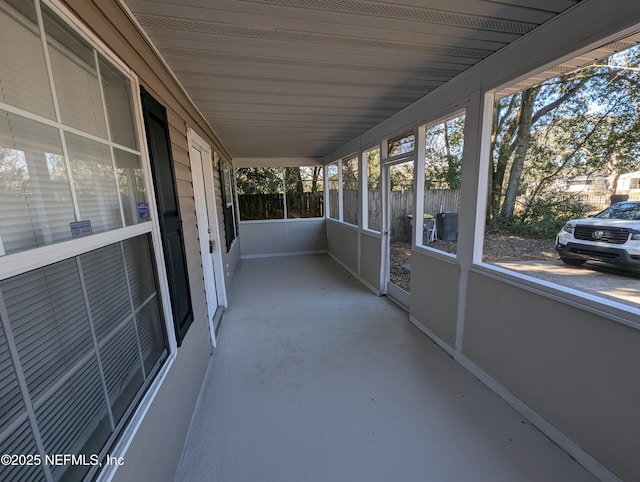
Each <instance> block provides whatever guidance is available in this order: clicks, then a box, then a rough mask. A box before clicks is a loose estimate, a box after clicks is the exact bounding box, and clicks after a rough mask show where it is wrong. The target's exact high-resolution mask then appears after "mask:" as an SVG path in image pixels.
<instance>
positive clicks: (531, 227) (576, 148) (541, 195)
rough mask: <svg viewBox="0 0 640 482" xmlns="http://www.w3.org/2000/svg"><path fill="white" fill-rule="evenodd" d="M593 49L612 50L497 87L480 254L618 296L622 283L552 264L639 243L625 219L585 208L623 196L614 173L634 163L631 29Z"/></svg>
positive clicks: (637, 165) (638, 73)
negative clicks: (602, 284) (600, 216)
mask: <svg viewBox="0 0 640 482" xmlns="http://www.w3.org/2000/svg"><path fill="white" fill-rule="evenodd" d="M625 47H626V49H625ZM597 51H600V52H603V51H605V52H606V51H609V52H617V53H615V54H612V55H610V56H609V57H607V58H604V59H599V60H596V61H590V62H589V63H588V64H587V65H582V66H581V67H578V68H576V69H575V70H573V71H570V72H566V73H564V74H563V75H561V76H558V75H557V71H554V70H553V69H550V70H548V71H547V72H543V73H541V74H540V75H537V76H536V78H537V79H538V80H533V79H532V80H530V81H525V82H523V84H524V88H522V87H521V90H519V91H516V92H515V93H513V90H514V89H510V90H509V91H508V92H506V91H505V92H504V93H502V92H498V93H497V95H496V99H495V103H494V120H493V135H492V146H491V150H490V159H489V161H490V162H489V166H490V172H489V173H488V174H489V176H490V189H491V191H490V193H489V199H488V201H489V202H488V210H487V227H486V234H485V237H484V253H483V260H484V261H485V262H489V263H495V264H498V265H500V266H502V267H504V268H508V269H511V270H515V271H518V272H521V273H524V274H526V275H529V276H532V277H540V278H544V279H545V280H547V281H551V282H554V283H558V284H562V285H568V286H570V287H573V288H577V289H580V290H582V291H586V292H590V293H592V294H602V295H604V296H605V297H611V296H613V297H615V298H616V299H618V300H619V301H621V302H622V303H625V302H628V300H629V299H630V298H629V296H628V295H629V293H628V290H626V289H622V288H621V289H613V288H609V289H608V290H607V291H606V292H599V291H597V290H596V288H595V286H593V287H592V286H585V285H577V284H575V280H574V279H575V278H574V276H570V275H567V274H566V272H564V274H563V271H562V270H563V269H565V268H562V265H557V262H558V261H559V260H562V261H564V262H565V263H566V264H569V265H576V264H584V263H585V262H586V263H587V264H586V265H585V266H584V267H583V268H581V269H589V267H590V266H595V265H592V264H591V261H592V260H595V259H598V260H599V261H603V260H605V261H606V260H614V261H615V262H617V263H618V264H623V263H624V260H625V259H627V260H633V259H634V256H636V255H637V254H638V253H640V248H639V247H638V243H640V241H637V240H635V239H634V237H633V235H632V234H631V233H632V232H633V229H634V228H633V227H632V226H629V225H627V224H625V222H626V221H622V220H615V226H617V227H616V229H612V226H613V225H614V223H611V222H605V221H607V220H601V221H602V222H600V221H597V220H594V219H591V218H588V217H587V216H588V215H592V214H596V213H598V212H599V211H601V210H603V209H604V208H605V207H607V206H608V205H609V204H610V203H612V202H616V201H617V200H620V201H622V200H625V199H627V198H628V199H630V200H632V199H633V198H632V196H633V194H634V193H630V192H629V190H628V189H629V188H628V186H626V183H624V182H621V181H622V180H623V179H624V178H625V176H626V175H631V174H633V173H635V172H638V170H639V169H640V161H638V159H639V154H640V142H639V141H638V132H640V110H639V109H638V104H639V100H640V92H639V91H638V88H637V86H638V85H639V83H640V70H639V68H638V67H640V47H638V46H637V44H636V42H635V41H634V40H633V39H631V38H630V39H621V40H618V41H617V42H615V44H613V45H609V46H604V47H602V48H601V49H598V50H597ZM585 58H586V59H588V58H589V55H587V56H585ZM576 63H577V59H576ZM540 78H543V79H544V78H546V79H547V80H544V81H543V82H541V83H540V81H539V79H540ZM521 86H522V84H521ZM569 221H571V222H569ZM629 230H631V231H629ZM612 233H613V234H612ZM618 234H619V235H621V237H622V238H623V239H621V238H619V237H616V235H618ZM556 240H557V241H558V243H559V244H558V245H556ZM607 240H609V241H607ZM612 240H615V242H614V241H612ZM574 272H575V271H573V272H572V273H574ZM625 292H626V293H625Z"/></svg>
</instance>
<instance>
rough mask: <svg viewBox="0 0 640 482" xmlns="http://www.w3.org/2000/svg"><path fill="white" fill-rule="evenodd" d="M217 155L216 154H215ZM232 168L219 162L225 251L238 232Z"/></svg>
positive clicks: (229, 247) (228, 248)
mask: <svg viewBox="0 0 640 482" xmlns="http://www.w3.org/2000/svg"><path fill="white" fill-rule="evenodd" d="M216 156H217V154H216ZM232 172H233V170H232V169H231V167H230V166H229V165H227V163H226V162H225V161H221V162H220V185H221V188H222V203H223V207H222V213H223V214H224V233H225V240H226V244H227V252H229V250H230V249H231V245H232V244H233V241H234V239H236V234H237V233H238V219H237V217H236V209H235V203H234V200H235V196H234V193H233V191H234V180H233V177H232Z"/></svg>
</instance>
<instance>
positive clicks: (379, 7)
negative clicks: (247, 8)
mask: <svg viewBox="0 0 640 482" xmlns="http://www.w3.org/2000/svg"><path fill="white" fill-rule="evenodd" d="M254 3H258V2H254ZM259 3H270V4H272V5H281V6H287V7H296V8H311V9H316V10H327V11H333V12H345V13H354V14H358V15H370V16H375V17H385V18H397V19H403V20H413V21H420V22H426V23H434V24H440V25H451V26H455V27H463V28H473V29H478V30H489V31H494V32H501V33H511V34H519V35H524V34H525V33H527V32H530V31H531V30H533V29H534V28H536V27H537V25H536V24H532V23H525V22H514V21H511V20H503V19H499V18H488V17H480V16H472V15H463V14H459V13H451V12H443V11H440V10H432V9H428V8H411V7H403V6H398V5H389V4H382V3H374V2H358V1H354V0H263V1H261V2H259Z"/></svg>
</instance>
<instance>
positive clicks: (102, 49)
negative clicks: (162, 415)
mask: <svg viewBox="0 0 640 482" xmlns="http://www.w3.org/2000/svg"><path fill="white" fill-rule="evenodd" d="M34 5H35V8H36V10H37V16H38V28H39V33H40V36H41V40H42V43H43V49H44V52H45V63H46V71H47V75H48V78H49V82H50V83H51V79H52V68H51V62H50V59H49V53H48V50H47V49H48V46H47V39H46V37H45V36H43V35H42V34H43V32H44V26H43V20H42V8H41V5H45V6H46V7H47V8H49V9H50V10H51V12H52V13H53V14H54V15H56V16H57V17H58V19H59V20H60V21H61V22H62V23H64V25H66V26H67V27H68V28H69V29H71V30H72V31H73V32H74V33H75V34H77V35H78V36H79V37H81V38H82V39H83V40H84V41H86V42H87V43H88V44H89V45H90V47H91V48H92V49H93V50H94V56H95V57H96V58H97V56H98V55H101V56H102V57H103V58H104V60H106V61H107V62H109V63H110V64H111V66H112V67H113V68H114V69H116V70H117V71H118V72H119V73H121V74H122V75H123V76H124V77H125V78H126V79H127V81H128V82H129V89H128V90H130V94H131V97H130V99H131V107H132V109H131V113H130V114H131V116H132V119H131V121H132V124H133V126H134V127H135V129H136V130H137V132H136V134H135V135H136V140H137V142H138V146H139V147H138V150H135V149H131V148H130V147H127V146H124V145H120V144H117V143H115V142H114V141H113V140H111V139H103V138H99V137H96V136H93V135H91V134H88V133H85V132H82V131H80V130H78V129H75V128H73V127H70V126H67V125H65V124H64V123H62V122H59V119H60V116H59V111H58V112H56V119H55V120H52V119H48V118H46V117H44V116H41V115H38V114H32V113H30V112H26V111H24V110H22V109H19V108H16V107H13V106H11V105H8V104H2V105H1V106H0V107H2V108H3V109H5V110H7V111H8V112H11V113H14V114H17V115H20V116H23V117H25V118H27V119H30V120H35V121H37V122H40V123H42V124H45V125H48V126H52V127H54V128H56V129H57V130H58V131H60V132H61V133H64V132H69V133H72V134H77V135H80V136H81V137H82V138H85V139H89V140H95V141H98V142H100V143H101V144H104V145H107V146H108V147H109V148H110V149H111V150H113V149H114V148H118V149H121V150H123V151H125V152H129V153H131V154H135V155H137V156H139V157H140V163H141V169H142V171H143V173H144V176H145V180H144V185H145V189H146V193H147V199H148V210H149V213H150V219H148V220H146V221H142V222H140V223H137V224H132V225H129V226H127V225H126V223H125V222H124V219H123V226H122V227H119V228H115V229H112V230H108V231H104V232H99V233H95V234H91V235H89V236H85V237H80V238H75V239H69V240H65V241H61V242H59V243H55V244H49V245H44V246H39V247H35V248H32V249H28V250H24V251H19V252H15V253H11V254H6V255H3V256H0V280H5V279H8V278H10V277H14V276H17V275H20V274H24V273H27V272H29V271H33V270H36V269H39V268H43V267H45V266H48V265H51V264H54V263H57V262H59V261H63V260H68V259H74V258H77V257H79V256H81V255H84V254H86V253H89V252H91V251H94V250H97V249H100V248H104V247H107V246H110V245H114V244H117V243H121V242H125V241H127V240H129V239H133V238H136V237H138V236H142V235H146V236H149V239H150V246H151V248H152V249H153V254H152V255H151V262H152V265H153V268H152V269H153V276H154V278H155V279H156V282H157V294H158V296H160V300H159V309H160V310H161V314H162V318H163V321H162V325H161V328H162V330H163V331H164V333H165V334H166V339H165V349H166V351H167V356H166V358H165V359H164V360H160V361H159V362H158V364H157V366H156V369H155V370H154V372H155V375H154V376H153V378H152V379H151V380H150V381H149V384H148V385H147V386H146V389H145V390H144V392H143V393H141V394H140V395H139V396H138V397H137V398H136V399H134V403H133V404H129V406H128V407H127V413H128V414H130V415H129V416H128V419H127V420H124V421H123V423H122V425H119V429H118V430H117V432H113V433H112V435H111V436H110V438H109V440H108V442H107V444H106V445H105V446H103V447H101V448H100V450H104V449H105V448H108V449H109V453H110V454H111V455H112V456H115V457H122V456H123V455H124V454H125V452H126V450H127V447H128V446H129V444H130V443H131V441H132V440H133V438H134V436H135V433H136V431H137V427H138V426H139V425H140V423H141V422H142V420H143V418H144V417H145V415H146V413H147V412H148V411H149V409H150V407H151V404H152V402H153V399H154V398H155V396H156V394H157V393H158V390H159V388H160V386H161V385H162V383H163V381H164V379H165V377H166V375H167V374H168V372H169V371H170V369H171V367H172V365H173V363H174V361H175V359H176V356H177V342H176V337H175V331H174V326H173V318H172V312H171V306H170V303H169V288H168V283H167V279H166V268H165V263H164V256H163V248H162V242H161V234H160V227H159V222H158V211H157V207H156V202H157V199H156V195H155V190H154V188H153V181H152V172H151V166H150V161H149V153H148V148H147V135H146V130H145V127H144V122H143V116H142V103H141V98H140V95H139V91H140V82H139V78H138V76H137V75H136V74H135V72H134V71H133V70H132V69H130V68H129V67H128V66H127V65H126V64H125V63H124V62H123V61H122V60H121V59H120V58H119V57H118V56H117V55H116V54H115V53H114V52H112V51H111V50H110V49H109V48H107V47H106V46H105V45H104V44H103V42H102V40H100V39H99V38H98V37H97V35H95V34H94V33H93V32H92V31H91V30H90V29H89V28H88V27H87V26H86V25H85V24H84V23H82V22H81V21H80V20H79V19H78V18H77V17H76V16H75V15H73V13H71V11H70V10H68V9H67V7H66V6H64V5H62V4H60V3H59V2H57V1H54V0H35V2H34ZM54 95H55V91H54ZM103 109H104V104H103ZM104 112H105V115H106V110H104ZM109 137H110V134H109ZM63 149H64V151H65V152H64V154H65V160H66V162H68V159H69V155H68V152H66V149H67V148H66V145H63ZM112 160H113V158H112ZM114 163H115V161H114ZM119 203H120V205H122V203H121V200H120V199H119ZM121 214H122V209H121ZM114 436H115V438H112V437H114ZM116 470H117V466H105V467H102V468H99V469H98V470H97V471H96V472H95V473H94V476H96V475H97V476H98V477H100V478H109V477H111V476H112V475H113V473H115V471H116Z"/></svg>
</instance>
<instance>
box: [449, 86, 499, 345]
mask: <svg viewBox="0 0 640 482" xmlns="http://www.w3.org/2000/svg"><path fill="white" fill-rule="evenodd" d="M492 116H493V94H483V93H482V92H480V91H478V92H476V93H474V94H473V96H472V97H471V102H470V103H469V106H468V108H467V111H466V117H465V127H464V150H463V155H462V193H461V198H462V203H461V204H460V209H459V232H458V246H457V257H458V263H460V282H459V283H460V284H459V289H458V310H457V319H456V344H455V350H456V351H458V352H461V351H462V345H463V339H464V321H465V316H466V299H467V282H468V278H469V268H470V267H471V265H472V264H473V263H474V261H475V262H478V261H481V260H482V243H483V238H484V228H485V216H486V207H487V187H488V173H489V151H490V149H491V122H492Z"/></svg>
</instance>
